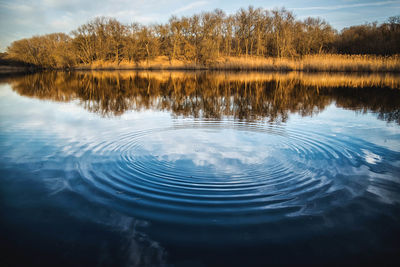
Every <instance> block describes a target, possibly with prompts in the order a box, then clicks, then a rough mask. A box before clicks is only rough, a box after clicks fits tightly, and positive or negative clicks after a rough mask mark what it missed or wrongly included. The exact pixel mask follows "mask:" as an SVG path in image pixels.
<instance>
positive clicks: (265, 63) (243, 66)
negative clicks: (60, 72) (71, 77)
mask: <svg viewBox="0 0 400 267" xmlns="http://www.w3.org/2000/svg"><path fill="white" fill-rule="evenodd" d="M74 69H76V70H114V69H115V70H124V69H126V70H237V71H239V70H253V71H254V70H257V71H305V72H400V56H399V55H396V56H390V57H383V56H375V55H351V56H350V55H337V54H325V55H312V56H305V57H302V58H272V57H269V58H265V57H250V56H248V57H220V58H216V59H215V60H211V61H209V62H207V63H205V64H198V63H195V62H192V61H188V60H176V59H174V60H169V59H168V58H167V57H157V58H155V59H152V60H144V61H139V62H131V61H121V62H119V64H118V63H117V62H111V61H95V62H93V63H91V64H81V65H78V66H76V67H74Z"/></svg>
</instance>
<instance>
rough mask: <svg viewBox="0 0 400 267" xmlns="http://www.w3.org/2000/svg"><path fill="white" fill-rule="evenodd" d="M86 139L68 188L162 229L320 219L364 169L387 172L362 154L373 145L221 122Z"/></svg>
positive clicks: (355, 187)
mask: <svg viewBox="0 0 400 267" xmlns="http://www.w3.org/2000/svg"><path fill="white" fill-rule="evenodd" d="M91 142H92V143H94V144H91V145H89V146H88V145H86V151H85V153H83V155H81V156H80V158H79V171H80V177H81V179H82V183H78V184H79V186H77V187H76V188H72V189H73V190H77V191H82V194H84V195H86V196H92V197H93V196H95V197H97V198H98V200H100V201H102V202H105V203H107V204H108V205H113V206H114V207H116V208H118V209H120V210H123V211H124V212H127V213H129V214H131V215H133V216H135V217H138V218H144V219H150V220H156V221H157V220H159V221H163V222H167V221H169V222H172V223H176V222H179V223H188V224H197V223H199V224H203V225H204V224H205V225H207V224H224V225H227V224H253V223H263V222H267V221H273V220H280V219H282V218H284V217H288V216H299V215H304V214H320V213H324V212H326V211H327V210H329V209H332V208H334V207H337V206H339V205H342V204H343V203H346V202H349V201H350V200H351V199H354V198H355V197H357V196H359V195H361V194H363V193H365V192H366V191H367V190H369V188H368V184H369V182H368V181H369V179H370V178H371V177H370V174H371V172H377V173H378V172H379V171H381V172H384V171H385V170H384V169H385V168H387V167H388V166H386V165H385V166H380V167H379V168H380V169H379V168H376V167H375V166H374V165H377V164H378V165H379V162H380V161H381V159H382V157H383V156H384V155H377V154H374V153H373V152H369V153H371V155H372V156H371V155H369V156H368V155H366V152H365V151H375V153H376V150H377V148H376V147H371V146H373V145H371V144H368V143H367V142H365V141H362V140H358V139H356V138H354V137H349V136H345V135H340V136H337V135H336V136H335V135H329V134H322V133H319V132H318V131H311V130H304V129H301V130H300V129H296V128H295V127H291V128H287V127H284V126H279V125H266V124H262V123H242V122H238V121H231V120H225V121H200V120H199V121H196V120H195V121H179V120H177V121H175V123H174V124H172V125H168V126H165V127H162V126H160V127H154V128H150V129H146V130H133V129H132V130H131V131H126V129H125V130H124V133H123V134H119V135H118V134H115V132H112V131H110V132H104V133H102V134H100V135H99V136H98V140H91ZM83 150H84V149H83ZM78 151H80V152H79V153H82V152H81V151H82V147H77V150H76V153H78ZM385 156H387V155H385ZM368 157H369V158H368ZM374 157H375V158H374ZM371 158H372V159H373V160H375V162H371ZM363 166H364V167H363ZM374 168H375V169H374ZM88 190H89V191H90V192H91V194H88V193H87V191H88Z"/></svg>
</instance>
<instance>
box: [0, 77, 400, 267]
mask: <svg viewBox="0 0 400 267" xmlns="http://www.w3.org/2000/svg"><path fill="white" fill-rule="evenodd" d="M0 82H1V83H0V218H1V221H0V227H1V229H0V245H1V254H0V255H1V257H0V263H1V264H2V265H3V264H12V265H14V264H15V265H22V264H26V263H28V264H29V265H33V264H40V265H53V266H57V265H70V266H77V265H82V266H88V265H99V266H107V265H119V266H210V265H216V266H221V265H229V266H233V265H238V266H249V265H267V264H273V263H289V264H290V263H292V264H293V263H296V264H299V263H303V264H307V263H382V262H387V263H395V262H398V261H399V258H398V255H399V253H400V241H399V240H400V239H399V238H400V126H399V123H400V79H399V78H397V77H396V76H391V75H344V74H296V73H281V74H277V73H275V74H268V73H264V74H262V73H201V72H199V73H182V72H139V73H134V72H94V73H89V72H86V73H85V72H82V73H41V74H32V75H24V76H18V77H2V78H1V79H0Z"/></svg>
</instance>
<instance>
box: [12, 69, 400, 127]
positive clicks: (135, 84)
mask: <svg viewBox="0 0 400 267" xmlns="http://www.w3.org/2000/svg"><path fill="white" fill-rule="evenodd" d="M321 75H322V76H321ZM323 75H325V76H323ZM335 79H336V80H337V83H335ZM11 80H12V87H13V89H14V90H15V91H17V92H18V93H19V94H21V95H24V96H31V97H37V98H40V99H51V100H54V101H71V100H74V99H77V100H79V101H80V102H81V104H82V105H83V106H84V107H85V108H86V109H88V110H90V111H91V112H96V113H100V114H102V115H103V116H110V115H117V116H118V115H121V114H123V113H124V112H125V111H127V110H144V109H155V110H165V111H171V112H172V113H173V114H174V115H176V116H184V117H187V116H190V117H195V118H199V117H201V118H216V119H218V118H221V117H223V116H230V117H234V118H236V119H240V120H247V121H253V120H268V121H271V122H272V121H278V122H279V121H285V120H286V119H287V118H288V115H289V114H290V113H298V114H300V115H302V116H311V115H313V114H315V113H318V112H319V111H321V110H323V109H324V108H325V107H326V106H327V105H329V104H331V103H332V102H333V101H334V102H336V104H337V105H338V106H340V107H344V108H346V109H351V110H357V111H362V112H367V111H371V112H376V113H378V117H379V118H380V119H384V120H387V121H396V122H397V123H400V115H399V113H400V112H399V108H400V91H399V90H397V89H390V88H389V87H390V85H394V87H396V86H397V85H398V83H399V81H397V80H390V79H388V77H384V78H382V79H380V78H379V77H378V78H377V76H374V77H366V78H363V77H359V76H355V77H351V76H349V79H348V80H346V79H345V78H343V77H341V76H340V77H336V78H335V76H334V75H333V76H332V75H330V74H328V76H327V74H314V75H308V74H298V75H297V74H279V73H275V74H265V75H262V74H252V73H247V74H246V73H244V74H243V73H240V74H237V73H236V74H235V73H233V74H224V73H207V72H199V73H182V72H181V73H179V72H178V73H174V72H170V73H163V72H161V73H157V72H155V73H152V72H138V73H134V72H93V73H91V72H73V73H64V72H48V73H36V74H32V75H25V76H22V77H18V78H14V79H11ZM363 85H367V86H368V87H362V86H363Z"/></svg>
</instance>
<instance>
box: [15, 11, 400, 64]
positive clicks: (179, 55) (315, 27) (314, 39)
mask: <svg viewBox="0 0 400 267" xmlns="http://www.w3.org/2000/svg"><path fill="white" fill-rule="evenodd" d="M321 53H339V54H379V55H392V54H398V53H400V16H397V17H392V18H389V20H388V21H387V22H385V23H382V24H380V25H378V24H377V23H371V24H365V25H359V26H352V27H349V28H345V29H343V30H342V31H341V32H337V31H336V30H335V29H334V28H332V27H331V26H330V25H329V23H327V22H326V21H324V20H323V19H320V18H311V17H310V18H306V19H304V20H299V19H296V18H295V16H294V14H293V13H292V12H290V11H288V10H286V9H284V8H283V9H274V10H264V9H261V8H254V7H251V6H250V7H248V8H247V9H243V8H242V9H239V10H238V11H237V12H236V13H235V14H232V15H227V14H226V13H224V12H223V11H222V10H220V9H216V10H214V11H212V12H203V13H201V14H196V15H193V16H191V17H180V18H178V17H176V16H172V17H171V18H170V19H169V21H168V22H167V23H165V24H157V25H149V26H145V25H141V24H138V23H132V24H123V23H120V22H119V21H117V20H116V19H114V18H106V17H97V18H95V19H93V20H91V21H89V22H88V23H86V24H84V25H81V26H80V27H78V28H77V29H76V30H74V31H72V32H71V33H70V34H65V33H52V34H47V35H42V36H34V37H32V38H27V39H22V40H17V41H15V42H13V43H12V44H11V45H10V46H9V47H8V50H7V54H8V57H9V58H10V59H13V60H17V61H21V62H24V63H27V64H31V65H35V66H39V67H44V68H64V67H72V66H76V65H79V64H87V65H90V64H92V63H93V62H96V61H112V62H115V63H117V64H119V63H120V62H121V61H123V60H125V61H129V62H133V63H138V62H140V61H149V60H153V59H155V58H157V57H159V56H164V57H167V58H168V59H169V60H185V61H190V62H193V63H195V64H202V65H207V63H208V62H210V61H212V60H214V59H216V58H221V57H247V56H258V57H278V58H281V57H291V58H295V57H301V56H304V55H310V54H321Z"/></svg>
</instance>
